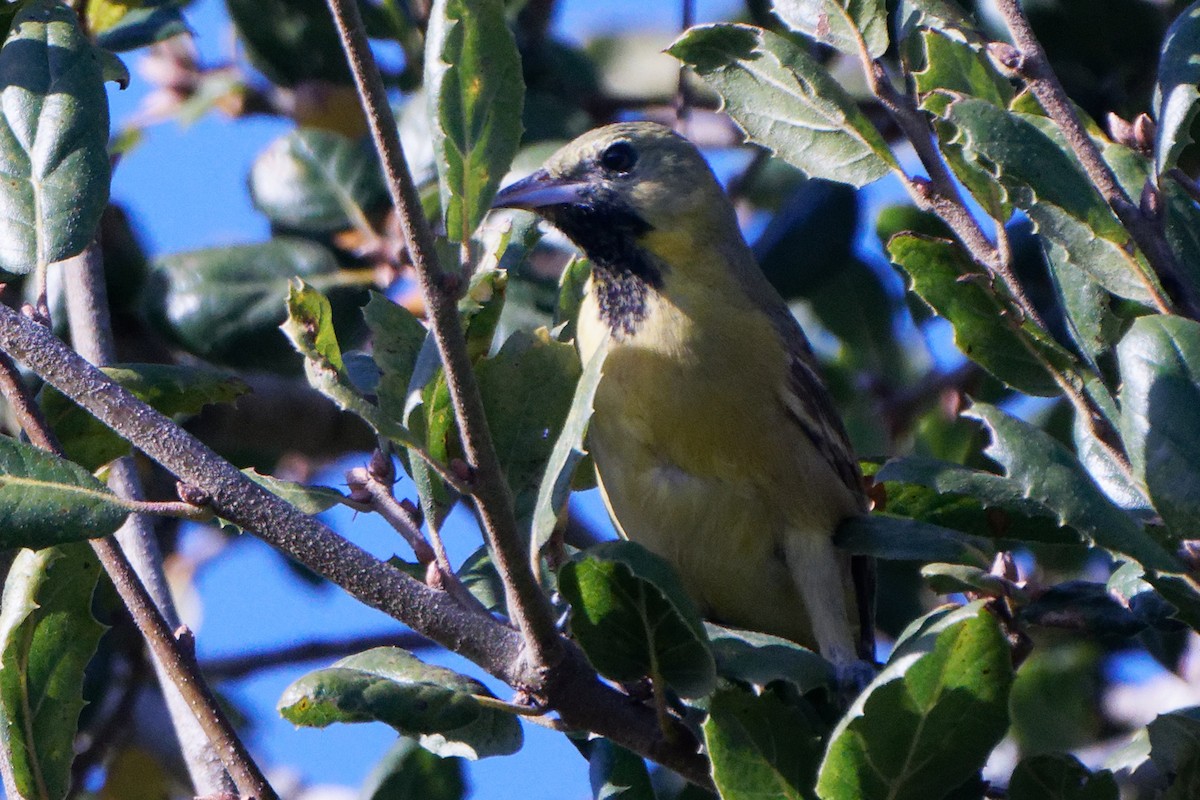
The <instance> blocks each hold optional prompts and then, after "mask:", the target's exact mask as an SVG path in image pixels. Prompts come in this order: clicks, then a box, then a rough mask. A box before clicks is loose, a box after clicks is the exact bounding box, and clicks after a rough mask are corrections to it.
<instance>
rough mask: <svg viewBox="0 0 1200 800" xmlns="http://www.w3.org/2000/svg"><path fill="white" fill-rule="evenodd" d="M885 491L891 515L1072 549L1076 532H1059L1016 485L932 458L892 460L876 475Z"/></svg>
mask: <svg viewBox="0 0 1200 800" xmlns="http://www.w3.org/2000/svg"><path fill="white" fill-rule="evenodd" d="M875 479H876V480H877V481H883V482H884V488H885V489H886V490H887V498H888V500H887V508H888V511H889V512H890V513H893V514H899V515H901V516H906V517H914V518H916V519H920V520H924V521H926V522H932V523H934V524H937V525H942V526H945V527H948V528H954V529H955V530H962V531H965V532H967V533H971V534H974V535H976V536H987V537H990V538H1012V539H1018V540H1022V541H1035V542H1051V543H1055V544H1072V543H1076V542H1079V541H1081V537H1080V535H1079V533H1078V532H1076V531H1074V530H1071V529H1070V528H1067V527H1063V526H1060V525H1059V523H1058V515H1057V514H1056V512H1054V511H1053V510H1051V509H1050V508H1047V507H1046V506H1044V505H1042V504H1041V503H1039V502H1037V501H1036V500H1032V499H1030V498H1029V497H1027V496H1026V492H1025V489H1024V487H1023V486H1022V485H1021V484H1019V483H1017V482H1016V481H1013V480H1010V479H1009V478H1005V477H1004V476H1002V475H995V474H993V473H991V472H984V471H982V470H976V469H971V468H970V467H964V466H962V465H961V464H952V463H949V462H946V461H938V460H936V459H932V458H921V457H917V456H910V457H907V458H901V459H893V460H891V461H889V462H888V463H886V464H884V465H883V467H882V468H881V469H880V470H879V471H878V472H877V473H876V474H875Z"/></svg>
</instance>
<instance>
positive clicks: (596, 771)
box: [588, 739, 654, 800]
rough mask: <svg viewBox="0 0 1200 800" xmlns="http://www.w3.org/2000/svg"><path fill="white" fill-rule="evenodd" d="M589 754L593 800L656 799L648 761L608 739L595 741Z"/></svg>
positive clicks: (589, 772)
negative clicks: (648, 769)
mask: <svg viewBox="0 0 1200 800" xmlns="http://www.w3.org/2000/svg"><path fill="white" fill-rule="evenodd" d="M591 745H592V746H591V752H590V753H589V754H588V779H589V780H590V782H591V784H592V798H593V800H654V787H653V786H651V785H650V773H649V771H647V769H646V762H645V761H643V760H642V759H641V758H640V757H638V756H637V755H635V754H633V753H631V752H629V751H628V750H626V749H625V748H624V747H621V746H620V745H618V744H613V743H612V742H610V741H609V740H608V739H595V740H593V741H592V743H591Z"/></svg>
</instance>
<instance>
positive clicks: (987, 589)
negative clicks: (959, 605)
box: [921, 564, 1012, 597]
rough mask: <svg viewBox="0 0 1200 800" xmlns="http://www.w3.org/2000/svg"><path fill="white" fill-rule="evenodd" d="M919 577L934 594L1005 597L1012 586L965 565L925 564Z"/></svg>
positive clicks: (988, 573)
mask: <svg viewBox="0 0 1200 800" xmlns="http://www.w3.org/2000/svg"><path fill="white" fill-rule="evenodd" d="M921 577H922V578H924V579H925V582H926V583H927V584H929V588H930V589H931V590H933V592H934V593H935V594H956V593H959V592H973V593H975V594H983V595H987V596H989V597H1006V596H1007V595H1008V594H1009V591H1010V589H1011V588H1012V584H1010V583H1008V581H1006V580H1004V579H1003V578H1001V577H999V576H998V575H993V574H992V573H990V572H988V571H987V570H985V569H981V568H980V567H970V566H967V565H965V564H926V565H924V566H923V567H921Z"/></svg>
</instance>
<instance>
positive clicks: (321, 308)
mask: <svg viewBox="0 0 1200 800" xmlns="http://www.w3.org/2000/svg"><path fill="white" fill-rule="evenodd" d="M287 313H288V317H287V321H286V322H284V324H283V325H282V327H283V331H284V333H286V334H287V336H288V338H289V339H290V340H291V341H292V344H293V345H294V346H295V348H296V350H297V351H298V352H299V353H300V354H301V355H302V356H304V372H305V374H306V375H307V376H308V382H309V383H310V384H311V385H312V387H313V388H314V389H316V390H317V391H319V392H320V393H321V394H323V395H325V396H326V397H328V398H329V399H330V400H332V401H333V402H335V403H337V405H338V407H340V408H342V409H344V410H346V411H349V412H350V413H352V414H355V415H357V416H359V417H361V418H362V419H363V420H364V421H365V422H366V423H367V424H368V425H370V426H371V427H372V428H374V429H375V431H376V432H377V433H378V434H379V435H380V436H384V437H386V438H388V439H391V440H392V441H394V442H396V443H397V444H399V445H401V446H404V447H408V446H411V445H415V444H417V440H416V438H415V436H414V435H413V433H412V432H411V431H409V430H408V429H406V428H405V427H404V426H403V425H401V424H400V423H399V422H397V421H395V420H393V419H391V418H390V417H389V416H387V415H385V414H383V413H382V412H381V411H380V410H379V406H377V405H375V404H374V403H372V402H371V401H370V400H368V399H367V398H366V397H364V396H363V395H362V394H361V393H360V392H359V391H358V389H357V388H356V387H355V386H354V383H353V382H352V381H351V380H350V376H349V374H348V373H347V372H346V364H345V361H344V360H343V358H342V350H341V347H340V346H339V345H338V340H337V333H336V332H335V331H334V325H333V310H332V307H331V306H330V304H329V300H328V299H327V298H326V297H325V296H324V295H322V294H321V293H320V292H318V291H317V290H316V289H314V288H312V287H311V286H309V285H307V284H305V283H304V282H303V281H300V280H297V281H296V283H295V284H294V285H292V286H291V288H290V290H289V292H288V298H287Z"/></svg>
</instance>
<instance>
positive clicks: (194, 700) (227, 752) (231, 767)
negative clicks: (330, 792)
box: [0, 308, 276, 800]
mask: <svg viewBox="0 0 1200 800" xmlns="http://www.w3.org/2000/svg"><path fill="white" fill-rule="evenodd" d="M5 311H7V312H8V313H9V314H12V315H13V316H17V315H16V314H15V312H13V311H11V310H9V309H7V308H5ZM18 319H19V317H18ZM28 324H34V325H35V326H36V323H28ZM36 327H40V326H36ZM76 357H78V356H76ZM84 363H86V362H84ZM0 373H3V380H2V381H0V387H2V388H0V390H2V391H3V392H4V393H5V397H6V398H7V399H8V400H9V401H10V402H11V403H12V404H13V405H14V406H24V405H27V404H31V403H32V400H31V399H30V398H29V391H28V388H27V387H26V386H25V385H24V383H23V382H22V381H21V376H20V375H19V374H18V373H17V372H16V369H15V367H14V366H13V363H12V361H11V360H10V359H9V358H8V357H7V356H5V357H4V358H3V359H2V360H0ZM22 423H23V424H28V425H29V427H28V428H26V429H25V432H26V433H27V434H28V436H29V438H30V441H32V442H34V443H35V444H36V445H37V446H38V447H40V448H42V449H44V450H49V451H50V452H53V453H55V455H58V456H60V457H61V456H62V455H63V452H62V448H61V447H58V446H54V445H53V435H52V434H51V433H50V431H49V428H48V427H47V426H46V424H45V419H44V418H43V417H42V416H41V415H40V414H31V415H28V416H26V417H25V418H24V419H23V420H22ZM91 545H92V549H93V550H94V551H95V552H96V556H97V557H98V558H99V559H100V563H101V564H103V565H104V570H105V572H107V573H108V576H109V578H111V579H112V582H113V586H115V587H116V590H117V594H118V595H120V597H121V601H122V602H123V603H124V604H125V607H126V608H127V609H129V613H130V615H131V616H132V617H133V620H134V622H135V623H136V624H137V627H138V630H139V631H141V633H142V636H143V638H145V640H146V643H147V644H148V645H149V646H150V649H151V651H153V653H154V655H155V657H156V658H157V659H158V660H159V662H160V663H161V664H162V665H163V667H164V669H165V670H166V671H167V674H168V675H170V677H171V681H172V683H174V684H175V686H176V687H178V688H179V691H180V693H181V694H182V695H183V697H184V699H185V700H186V701H187V704H188V706H189V707H190V708H191V709H192V712H193V713H194V714H195V715H196V719H197V721H198V722H199V723H200V726H201V727H202V728H203V729H204V732H205V733H206V734H207V735H208V739H209V741H210V742H212V744H213V746H214V747H215V748H216V750H217V753H218V754H219V755H220V757H221V762H222V763H223V764H224V765H225V769H227V770H228V771H229V775H230V777H232V778H233V781H234V784H235V785H236V786H237V789H238V791H239V792H240V793H241V794H242V795H244V796H245V797H254V798H260V800H272V799H273V798H276V795H275V792H274V791H273V790H272V789H271V785H270V784H269V783H267V779H266V778H265V777H263V774H262V772H261V771H260V770H259V769H258V765H257V764H255V763H254V760H253V759H252V758H251V757H250V753H249V752H248V751H247V750H246V748H245V745H243V744H242V742H241V739H239V738H238V735H237V733H236V732H235V731H234V730H233V726H232V725H231V724H230V722H229V720H228V719H227V718H226V717H225V714H224V712H223V711H222V710H221V707H220V705H219V704H218V703H217V699H216V697H215V696H214V695H213V694H212V691H211V690H210V689H209V688H208V685H207V684H206V683H204V681H203V680H202V679H201V678H200V673H199V670H198V665H197V664H196V662H195V654H194V653H192V652H191V650H190V649H185V648H184V647H182V646H181V643H180V642H179V640H178V639H176V637H175V634H174V633H173V632H172V631H171V629H170V628H169V627H168V625H167V623H166V620H164V619H163V617H162V614H160V613H159V610H158V607H157V606H156V605H155V604H154V600H153V599H152V598H151V597H150V595H149V593H148V592H147V591H146V587H145V586H143V585H142V582H141V581H140V580H139V579H138V576H137V574H136V573H135V572H134V571H133V567H132V566H130V564H129V561H128V560H127V559H126V558H125V554H124V553H123V552H122V551H121V548H120V547H118V546H117V543H116V541H115V540H114V539H113V538H111V537H108V538H105V539H93V540H92V541H91Z"/></svg>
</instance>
